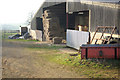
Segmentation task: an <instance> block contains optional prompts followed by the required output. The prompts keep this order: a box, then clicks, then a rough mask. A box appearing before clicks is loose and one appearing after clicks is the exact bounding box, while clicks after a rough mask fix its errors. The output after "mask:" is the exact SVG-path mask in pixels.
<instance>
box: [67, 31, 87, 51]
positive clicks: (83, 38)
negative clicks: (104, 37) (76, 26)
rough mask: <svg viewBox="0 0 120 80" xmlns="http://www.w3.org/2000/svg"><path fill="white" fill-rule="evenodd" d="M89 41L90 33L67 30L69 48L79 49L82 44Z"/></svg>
mask: <svg viewBox="0 0 120 80" xmlns="http://www.w3.org/2000/svg"><path fill="white" fill-rule="evenodd" d="M88 41H89V32H84V31H77V30H69V29H67V46H69V47H72V48H75V49H77V50H78V49H79V48H80V46H81V45H82V44H87V42H88Z"/></svg>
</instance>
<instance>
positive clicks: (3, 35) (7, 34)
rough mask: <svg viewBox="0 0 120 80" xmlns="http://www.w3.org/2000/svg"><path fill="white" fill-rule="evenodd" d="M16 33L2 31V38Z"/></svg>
mask: <svg viewBox="0 0 120 80" xmlns="http://www.w3.org/2000/svg"><path fill="white" fill-rule="evenodd" d="M15 34H17V33H3V32H2V39H8V36H12V35H15Z"/></svg>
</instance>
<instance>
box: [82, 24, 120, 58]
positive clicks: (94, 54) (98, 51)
mask: <svg viewBox="0 0 120 80" xmlns="http://www.w3.org/2000/svg"><path fill="white" fill-rule="evenodd" d="M99 29H102V30H103V32H102V35H101V36H100V38H99V39H98V38H97V39H96V38H95V35H96V33H97V32H99ZM106 30H112V31H110V32H111V34H110V37H109V38H108V39H103V37H104V33H105V31H106ZM115 30H116V27H110V26H105V27H104V26H100V27H98V28H97V29H96V32H95V34H94V36H93V38H92V40H91V42H90V43H92V42H93V40H94V39H95V44H87V45H82V46H81V59H84V58H85V59H88V58H107V59H120V45H118V44H105V42H109V41H110V40H111V38H112V35H113V33H114V32H115ZM98 40H101V41H102V43H101V44H97V42H98Z"/></svg>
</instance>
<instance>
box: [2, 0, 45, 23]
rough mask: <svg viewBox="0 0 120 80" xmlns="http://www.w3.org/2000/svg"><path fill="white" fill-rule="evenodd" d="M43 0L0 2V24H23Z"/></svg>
mask: <svg viewBox="0 0 120 80" xmlns="http://www.w3.org/2000/svg"><path fill="white" fill-rule="evenodd" d="M43 2H44V0H0V24H12V23H24V22H25V21H26V20H27V17H28V15H29V13H30V12H35V11H36V10H38V9H39V7H40V5H41V4H42V3H43Z"/></svg>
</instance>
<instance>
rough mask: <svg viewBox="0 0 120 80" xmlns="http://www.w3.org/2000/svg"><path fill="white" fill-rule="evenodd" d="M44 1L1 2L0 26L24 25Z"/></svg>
mask: <svg viewBox="0 0 120 80" xmlns="http://www.w3.org/2000/svg"><path fill="white" fill-rule="evenodd" d="M44 1H45V0H0V24H14V23H16V24H17V23H24V22H25V21H26V20H27V19H28V16H29V15H30V13H31V12H33V13H36V11H37V10H38V9H39V7H40V6H41V4H42V3H43V2H44ZM47 1H51V0H47ZM53 1H56V0H53ZM58 1H59V0H58ZM63 1H65V0H63ZM89 1H92V0H89ZM93 1H94V0H93ZM96 1H119V0H96Z"/></svg>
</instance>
